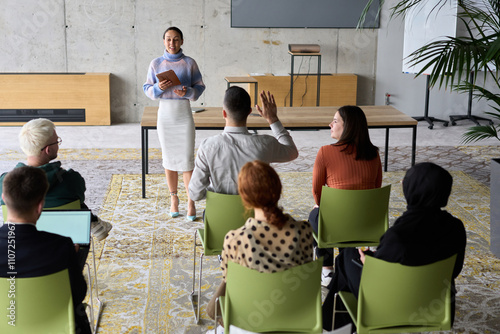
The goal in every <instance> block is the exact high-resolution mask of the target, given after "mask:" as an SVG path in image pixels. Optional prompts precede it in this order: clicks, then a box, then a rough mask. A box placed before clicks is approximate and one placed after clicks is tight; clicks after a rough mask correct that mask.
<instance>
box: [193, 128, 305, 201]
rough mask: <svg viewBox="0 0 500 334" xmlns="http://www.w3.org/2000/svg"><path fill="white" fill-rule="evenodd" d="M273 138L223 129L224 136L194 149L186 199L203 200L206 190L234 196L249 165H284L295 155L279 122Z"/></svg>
mask: <svg viewBox="0 0 500 334" xmlns="http://www.w3.org/2000/svg"><path fill="white" fill-rule="evenodd" d="M271 130H272V131H273V135H274V137H273V136H270V135H257V134H251V133H250V132H248V129H247V128H246V127H229V126H226V127H225V128H224V132H223V133H221V134H219V135H217V136H213V137H210V138H207V139H205V140H204V141H203V142H202V143H201V145H200V147H199V148H198V151H197V154H196V159H195V162H194V170H193V176H192V177H191V181H190V182H189V197H190V198H191V199H192V200H193V201H199V200H201V199H203V198H205V194H206V191H207V190H210V191H213V192H216V193H221V194H231V195H235V194H238V174H239V172H240V169H241V167H243V165H244V164H246V163H247V162H249V161H254V160H261V161H264V162H267V163H271V162H287V161H291V160H294V159H295V158H297V156H298V155H299V152H298V151H297V147H296V146H295V143H294V142H293V139H292V137H291V136H290V134H289V133H288V131H287V130H286V129H285V128H284V127H283V125H282V124H281V122H280V121H278V122H274V123H273V124H271Z"/></svg>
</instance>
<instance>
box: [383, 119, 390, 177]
mask: <svg viewBox="0 0 500 334" xmlns="http://www.w3.org/2000/svg"><path fill="white" fill-rule="evenodd" d="M388 159H389V128H385V152H384V172H387V160H388Z"/></svg>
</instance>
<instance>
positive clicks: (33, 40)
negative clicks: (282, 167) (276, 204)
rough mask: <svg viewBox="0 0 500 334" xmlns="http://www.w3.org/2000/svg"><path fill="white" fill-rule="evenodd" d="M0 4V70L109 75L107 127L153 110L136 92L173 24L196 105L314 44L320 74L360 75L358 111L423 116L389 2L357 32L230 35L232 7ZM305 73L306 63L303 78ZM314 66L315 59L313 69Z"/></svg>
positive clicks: (459, 99) (285, 68)
mask: <svg viewBox="0 0 500 334" xmlns="http://www.w3.org/2000/svg"><path fill="white" fill-rule="evenodd" d="M0 3H1V5H2V11H0V44H1V45H2V48H0V72H110V73H112V76H111V113H112V122H113V123H120V122H137V121H139V120H140V118H141V115H142V110H143V108H144V106H148V105H157V102H155V101H151V100H149V99H147V98H146V97H145V96H144V94H143V92H142V85H143V83H144V81H145V78H146V71H147V67H148V65H149V62H150V61H151V60H152V59H153V58H155V57H158V56H160V55H161V54H162V53H163V43H162V34H163V31H164V30H165V29H166V28H167V27H168V26H171V25H175V26H178V27H179V28H181V29H182V30H183V32H184V36H185V43H184V47H183V48H184V52H185V53H186V54H187V55H189V56H192V57H193V58H194V59H195V60H196V61H197V62H198V64H199V66H200V69H201V71H202V74H203V77H204V81H205V84H206V86H207V89H206V91H205V93H204V94H203V95H202V97H201V98H200V99H199V100H198V101H197V102H195V103H194V104H193V105H194V106H199V105H205V106H221V105H222V98H223V94H224V90H225V88H226V82H225V81H224V77H225V76H240V75H246V74H247V73H254V72H257V73H274V74H287V73H289V72H290V56H289V55H288V52H287V51H288V44H291V43H301V44H302V43H314V44H319V45H320V46H321V53H322V55H323V56H322V71H323V73H354V74H357V75H358V99H357V103H358V104H359V105H367V104H384V96H385V93H386V92H388V93H390V94H391V95H392V96H391V102H392V103H393V105H394V106H395V107H396V108H398V109H400V110H402V111H403V112H405V113H407V114H409V115H412V116H418V115H422V114H423V108H424V96H425V79H424V78H423V77H422V78H416V79H414V78H413V76H412V75H405V74H402V73H401V68H402V59H401V58H402V52H403V28H404V25H403V24H402V23H401V22H400V21H398V20H393V21H391V22H390V24H388V18H387V17H388V8H389V7H390V6H391V5H393V4H394V3H396V1H394V0H388V1H386V4H385V5H384V8H383V12H382V16H381V28H380V29H376V30H371V29H364V30H359V31H356V30H355V29H234V28H231V27H230V0H210V1H209V0H162V1H160V0H142V1H136V0H100V1H91V0H23V1H17V0H1V2H0ZM277 15H279V14H277ZM299 62H300V61H299ZM299 62H296V71H297V69H298V63H299ZM308 67H309V63H308V61H307V59H305V60H304V64H303V65H302V70H301V71H302V72H306V71H307V68H308ZM316 68H317V65H316V62H315V58H313V60H312V61H311V64H310V69H311V72H314V71H315V70H316ZM31 89H36V87H26V92H27V94H29V91H30V90H31ZM484 105H485V103H484V102H481V103H478V104H477V105H475V106H474V108H473V113H474V114H480V113H481V110H482V107H483V106H484ZM466 106H467V96H466V95H459V94H457V93H452V94H450V93H448V92H444V91H439V90H438V89H437V88H436V89H433V90H432V92H431V101H430V115H432V116H439V117H444V116H446V115H449V114H456V113H465V111H466ZM0 107H1V101H0Z"/></svg>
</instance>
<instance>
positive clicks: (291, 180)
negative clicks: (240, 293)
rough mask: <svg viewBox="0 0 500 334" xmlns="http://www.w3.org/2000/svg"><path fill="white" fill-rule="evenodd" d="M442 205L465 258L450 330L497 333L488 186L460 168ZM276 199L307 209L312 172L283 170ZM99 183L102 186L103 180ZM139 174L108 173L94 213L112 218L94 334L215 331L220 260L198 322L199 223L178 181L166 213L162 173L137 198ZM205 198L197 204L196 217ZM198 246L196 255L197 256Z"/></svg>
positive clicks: (389, 177) (497, 282)
mask: <svg viewBox="0 0 500 334" xmlns="http://www.w3.org/2000/svg"><path fill="white" fill-rule="evenodd" d="M403 175H404V172H388V173H385V174H384V182H383V183H384V184H389V183H390V184H392V190H391V201H390V219H391V223H392V222H394V220H395V219H396V218H397V217H398V216H400V215H401V213H402V212H403V211H404V210H405V206H406V204H405V201H404V198H403V194H402V189H401V184H400V181H401V180H402V178H403ZM452 175H453V177H454V187H453V192H452V196H451V198H450V201H449V204H448V207H447V210H448V211H449V212H450V213H452V214H453V215H455V216H457V217H459V218H460V219H461V220H462V221H463V222H464V224H465V226H466V229H467V235H468V245H467V254H466V263H465V266H464V269H463V271H462V274H461V275H460V276H459V278H458V280H457V289H458V294H457V299H458V301H457V314H456V320H455V325H454V331H453V332H456V333H498V332H500V259H498V258H496V257H494V256H493V255H492V254H491V253H490V252H489V188H488V187H486V186H484V185H483V184H481V183H480V182H478V181H476V180H475V179H473V178H471V177H470V176H468V175H467V174H465V173H463V172H460V171H453V172H452ZM280 176H281V178H282V183H283V185H284V190H283V196H282V199H281V202H280V204H281V205H282V206H283V207H284V208H285V211H286V212H288V213H290V214H291V215H292V216H294V217H295V218H296V219H307V216H308V214H309V211H310V209H311V208H312V206H313V204H314V203H313V198H312V194H311V182H312V174H311V173H309V172H281V173H280ZM101 186H104V185H101ZM140 189H141V176H140V175H138V174H119V175H116V174H115V175H113V176H112V178H111V181H110V185H109V188H108V190H107V193H106V195H105V198H104V201H103V204H102V206H101V210H100V216H101V217H102V218H103V219H106V220H108V221H110V222H112V224H113V226H114V228H113V230H112V231H111V233H110V235H109V237H108V238H107V239H105V240H104V241H103V242H102V243H97V244H96V251H97V269H98V277H99V289H100V293H101V300H103V301H104V303H105V307H104V311H103V315H102V318H101V321H100V327H99V332H100V333H205V331H206V330H207V329H210V328H213V326H212V322H211V321H209V320H208V318H207V316H206V315H205V306H206V303H207V302H208V299H209V298H210V297H211V295H212V293H213V291H214V289H215V288H216V286H217V285H218V284H219V282H220V279H221V275H220V270H219V268H218V262H217V260H216V259H215V258H213V257H208V258H205V260H204V273H203V281H202V291H203V293H204V296H203V297H202V305H203V307H202V311H201V317H202V320H201V323H200V324H199V325H196V324H195V321H194V318H193V312H192V309H191V304H190V302H189V299H188V295H189V294H190V292H191V290H192V270H193V268H192V266H193V235H194V232H195V230H196V229H197V228H200V227H202V225H203V224H202V222H201V221H200V220H198V221H197V222H189V223H188V222H186V221H185V213H186V207H185V204H186V193H185V191H184V186H183V184H182V180H181V179H180V180H179V199H180V203H181V205H180V212H181V216H180V217H178V218H174V219H173V218H170V216H169V215H168V211H169V207H170V206H169V200H170V197H169V196H168V191H167V187H166V182H165V177H164V176H163V175H161V174H152V175H148V176H147V194H148V198H145V199H143V198H141V195H140ZM204 205H205V203H204V202H203V201H201V202H198V203H197V213H198V215H199V216H201V213H202V211H203V208H204ZM199 251H200V250H198V254H199Z"/></svg>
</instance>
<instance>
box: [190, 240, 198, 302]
mask: <svg viewBox="0 0 500 334" xmlns="http://www.w3.org/2000/svg"><path fill="white" fill-rule="evenodd" d="M197 233H198V231H194V240H193V289H192V290H191V294H193V293H194V291H195V290H194V289H195V282H196V234H197Z"/></svg>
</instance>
